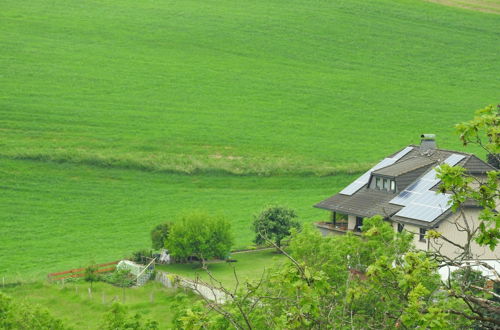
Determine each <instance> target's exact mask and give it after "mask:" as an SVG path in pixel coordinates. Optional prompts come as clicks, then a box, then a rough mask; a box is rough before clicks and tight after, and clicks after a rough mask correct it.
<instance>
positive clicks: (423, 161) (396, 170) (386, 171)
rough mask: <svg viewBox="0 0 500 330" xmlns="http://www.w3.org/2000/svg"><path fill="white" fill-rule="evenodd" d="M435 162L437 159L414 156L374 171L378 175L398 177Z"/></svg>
mask: <svg viewBox="0 0 500 330" xmlns="http://www.w3.org/2000/svg"><path fill="white" fill-rule="evenodd" d="M435 163H436V161H435V160H432V159H429V158H427V157H418V156H413V157H411V158H407V159H405V160H402V161H399V162H397V163H394V164H392V165H389V166H387V167H383V168H381V169H378V170H375V171H373V172H372V173H373V174H377V175H384V176H391V177H397V176H400V175H403V174H406V173H408V172H412V171H414V170H416V169H419V168H421V167H426V166H430V165H432V164H435Z"/></svg>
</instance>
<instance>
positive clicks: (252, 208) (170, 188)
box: [0, 159, 354, 280]
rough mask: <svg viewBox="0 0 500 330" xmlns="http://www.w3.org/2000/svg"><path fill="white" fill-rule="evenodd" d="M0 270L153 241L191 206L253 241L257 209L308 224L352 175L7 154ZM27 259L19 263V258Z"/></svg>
mask: <svg viewBox="0 0 500 330" xmlns="http://www.w3.org/2000/svg"><path fill="white" fill-rule="evenodd" d="M1 164H2V166H1V167H0V181H1V182H2V184H1V185H0V191H1V194H0V205H1V210H0V211H1V214H2V216H1V219H0V221H1V224H2V230H1V231H0V242H2V244H1V253H0V265H1V267H0V275H2V276H3V275H5V276H6V277H7V278H8V279H10V280H13V279H14V278H15V277H16V276H20V277H23V278H26V277H31V276H33V277H40V276H42V275H46V274H47V273H49V272H51V271H58V270H64V269H69V268H72V267H80V266H86V265H87V264H88V263H90V262H93V261H95V262H106V261H111V260H116V259H119V258H121V257H125V256H128V255H130V254H131V253H132V252H133V251H135V250H138V249H144V248H149V246H150V244H151V242H150V238H149V232H150V230H151V229H152V228H153V227H154V226H155V225H157V224H159V223H162V222H165V221H175V220H176V218H177V216H179V215H181V214H183V213H185V212H190V211H193V210H202V211H206V212H209V213H212V214H222V215H224V216H226V217H227V218H228V219H229V220H230V222H231V224H232V230H233V234H234V237H235V245H234V248H245V247H248V246H249V245H251V244H252V239H253V235H254V234H253V233H252V229H251V223H252V220H253V215H254V214H256V213H258V212H259V211H260V210H261V209H262V208H263V207H264V206H266V205H269V204H272V203H277V204H284V205H287V206H289V207H292V208H294V209H296V210H297V213H298V214H299V217H300V220H301V221H302V222H303V223H310V222H312V221H317V220H322V219H325V218H326V217H327V216H328V215H327V214H326V213H325V212H322V211H321V210H317V209H314V208H313V207H312V205H313V204H314V203H316V202H318V201H320V200H321V199H323V198H326V197H328V196H329V195H330V194H332V193H333V192H334V191H338V190H340V188H341V187H342V186H343V185H345V184H347V183H348V182H349V181H351V180H352V179H353V178H354V176H347V175H344V176H340V175H339V176H335V177H325V178H318V177H299V178H294V177H270V178H262V177H251V176H247V177H234V176H188V175H172V174H164V173H149V172H141V171H132V170H116V169H101V168H96V167H91V166H80V165H69V164H54V163H42V162H32V161H12V160H6V159H1ZM20 261H22V262H20Z"/></svg>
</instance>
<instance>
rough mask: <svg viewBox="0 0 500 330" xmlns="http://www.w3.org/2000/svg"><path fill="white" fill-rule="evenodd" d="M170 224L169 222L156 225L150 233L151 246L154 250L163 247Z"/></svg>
mask: <svg viewBox="0 0 500 330" xmlns="http://www.w3.org/2000/svg"><path fill="white" fill-rule="evenodd" d="M171 227H172V224H171V223H169V222H166V223H162V224H159V225H157V226H156V227H154V228H153V230H152V231H151V246H152V248H153V249H155V250H159V249H162V248H164V247H165V241H166V240H167V239H168V234H169V233H170V228H171Z"/></svg>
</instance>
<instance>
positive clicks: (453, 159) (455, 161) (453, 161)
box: [444, 154, 465, 166]
mask: <svg viewBox="0 0 500 330" xmlns="http://www.w3.org/2000/svg"><path fill="white" fill-rule="evenodd" d="M464 158H465V156H464V155H458V154H452V155H451V156H449V157H448V158H446V160H445V161H444V162H445V163H446V164H448V165H450V166H455V165H457V164H458V162H460V161H461V160H462V159H464Z"/></svg>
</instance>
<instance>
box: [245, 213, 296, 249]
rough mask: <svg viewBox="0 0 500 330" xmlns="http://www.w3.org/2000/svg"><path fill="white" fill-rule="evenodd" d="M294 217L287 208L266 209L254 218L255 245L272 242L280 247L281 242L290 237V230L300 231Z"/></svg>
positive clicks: (294, 214)
mask: <svg viewBox="0 0 500 330" xmlns="http://www.w3.org/2000/svg"><path fill="white" fill-rule="evenodd" d="M296 217H297V214H296V213H295V211H294V210H291V209H289V208H286V207H283V206H270V207H267V208H266V209H264V210H263V211H262V212H260V214H259V215H256V216H255V217H254V222H253V229H254V231H255V233H256V236H255V243H257V244H263V243H265V242H266V241H267V240H272V241H274V243H275V244H276V245H277V246H278V247H281V241H282V240H283V238H285V237H287V236H289V235H290V230H291V229H292V228H295V229H300V223H299V222H298V221H296V220H294V219H295V218H296Z"/></svg>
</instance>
